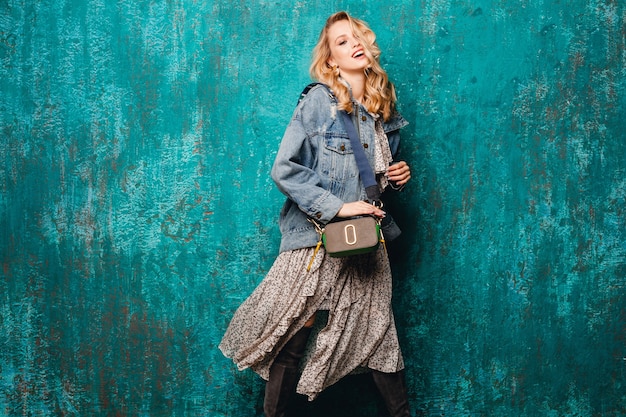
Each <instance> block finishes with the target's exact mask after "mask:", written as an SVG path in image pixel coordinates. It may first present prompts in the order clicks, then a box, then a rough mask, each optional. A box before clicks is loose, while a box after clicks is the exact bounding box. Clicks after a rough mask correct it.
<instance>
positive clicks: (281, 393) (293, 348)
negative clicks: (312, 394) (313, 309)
mask: <svg viewBox="0 0 626 417" xmlns="http://www.w3.org/2000/svg"><path fill="white" fill-rule="evenodd" d="M310 333H311V328H310V327H303V328H302V329H300V330H298V332H297V333H296V334H294V335H293V337H292V338H291V339H289V341H288V342H287V344H286V345H285V346H284V347H283V348H282V350H281V351H280V352H279V353H278V355H277V356H276V359H275V360H274V363H273V364H272V366H271V367H270V377H269V380H268V381H267V383H266V384H265V400H264V402H263V411H265V416H266V417H284V416H285V410H286V409H287V405H288V404H289V398H291V394H292V393H293V392H294V391H295V389H296V385H298V381H299V379H300V373H299V370H298V366H299V365H300V359H302V356H304V349H305V348H306V343H307V341H308V339H309V334H310Z"/></svg>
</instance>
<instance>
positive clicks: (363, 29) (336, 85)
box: [309, 12, 396, 121]
mask: <svg viewBox="0 0 626 417" xmlns="http://www.w3.org/2000/svg"><path fill="white" fill-rule="evenodd" d="M341 20H347V21H348V22H350V26H351V27H352V33H353V34H354V36H355V37H356V38H357V39H358V40H359V41H361V46H363V48H364V50H365V55H367V57H368V58H369V61H370V67H369V68H367V69H366V70H365V75H366V79H365V94H364V97H363V105H364V106H365V108H366V109H367V110H368V111H369V112H370V113H374V114H379V115H381V116H382V117H383V120H385V121H387V120H389V118H390V117H391V116H392V114H393V112H394V109H395V102H396V91H395V88H394V86H393V84H392V83H391V82H390V81H389V78H388V77H387V73H386V72H385V70H384V69H383V68H382V67H381V66H380V48H379V47H378V44H377V43H376V35H375V34H374V32H373V31H372V30H371V29H370V28H369V26H368V25H367V23H365V22H364V21H362V20H360V19H357V18H354V17H351V16H350V15H349V14H348V13H346V12H337V13H335V14H333V15H332V16H330V17H329V18H328V20H326V24H325V25H324V28H323V29H322V32H321V33H320V37H319V40H318V41H317V45H316V46H315V48H314V49H313V60H312V63H311V68H310V70H309V72H310V74H311V78H313V79H316V80H318V81H319V82H322V83H324V84H326V85H328V86H329V87H330V88H331V89H332V90H333V92H334V93H335V96H336V97H337V100H338V101H339V108H340V109H341V110H345V111H347V112H348V113H350V112H352V101H351V100H350V92H349V91H348V88H347V87H346V85H345V84H344V83H343V82H341V81H340V76H339V69H338V68H337V67H335V68H333V67H331V66H330V65H329V64H328V60H329V59H330V55H331V53H330V40H329V39H328V29H329V28H330V27H331V26H332V25H333V24H334V23H336V22H339V21H341Z"/></svg>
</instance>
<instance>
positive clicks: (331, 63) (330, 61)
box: [326, 58, 337, 68]
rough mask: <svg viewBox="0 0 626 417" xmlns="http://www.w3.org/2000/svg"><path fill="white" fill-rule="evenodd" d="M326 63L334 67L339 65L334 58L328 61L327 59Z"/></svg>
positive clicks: (329, 66)
mask: <svg viewBox="0 0 626 417" xmlns="http://www.w3.org/2000/svg"><path fill="white" fill-rule="evenodd" d="M326 65H328V68H333V67H336V66H337V65H336V64H335V61H333V59H332V58H328V61H326Z"/></svg>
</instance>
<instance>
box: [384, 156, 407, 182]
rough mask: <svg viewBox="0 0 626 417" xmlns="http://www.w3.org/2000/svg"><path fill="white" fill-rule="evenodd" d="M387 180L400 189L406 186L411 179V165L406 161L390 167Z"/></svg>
mask: <svg viewBox="0 0 626 417" xmlns="http://www.w3.org/2000/svg"><path fill="white" fill-rule="evenodd" d="M387 179H388V180H389V181H392V182H393V183H394V184H395V185H396V186H398V187H399V186H402V185H404V184H406V183H407V182H409V180H410V179H411V170H410V169H409V165H408V164H407V163H406V162H404V161H400V162H396V163H395V164H393V165H390V166H389V168H387Z"/></svg>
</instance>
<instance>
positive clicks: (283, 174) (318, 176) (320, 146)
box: [271, 84, 408, 252]
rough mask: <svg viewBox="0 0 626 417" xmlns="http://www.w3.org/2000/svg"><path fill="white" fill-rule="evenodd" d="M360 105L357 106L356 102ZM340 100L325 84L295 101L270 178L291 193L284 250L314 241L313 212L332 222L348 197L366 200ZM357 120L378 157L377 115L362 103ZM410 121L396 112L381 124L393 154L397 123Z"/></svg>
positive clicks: (284, 216)
mask: <svg viewBox="0 0 626 417" xmlns="http://www.w3.org/2000/svg"><path fill="white" fill-rule="evenodd" d="M355 108H356V106H355ZM337 112H338V109H337V101H336V98H335V97H334V95H333V94H332V93H331V92H330V90H329V89H328V87H326V86H325V85H321V84H319V85H317V86H315V87H313V88H312V89H311V90H310V91H309V92H308V94H306V96H304V98H303V99H302V100H301V101H300V103H299V104H298V106H297V107H296V109H295V111H294V114H293V116H292V118H291V121H290V123H289V125H288V126H287V129H286V131H285V134H284V136H283V139H282V142H281V144H280V148H279V149H278V153H277V155H276V159H275V161H274V165H273V167H272V173H271V175H272V179H273V180H274V182H275V183H276V185H277V186H278V188H279V190H280V191H281V192H282V193H283V194H285V195H286V196H287V201H286V202H285V204H284V205H283V208H282V210H281V212H280V218H279V225H280V231H281V233H282V240H281V244H280V251H281V252H283V251H288V250H293V249H300V248H306V247H312V246H315V245H316V244H317V242H318V240H319V236H318V234H317V232H316V230H315V227H314V225H313V224H312V223H311V222H309V221H308V220H307V219H308V218H309V217H311V218H313V219H315V220H317V221H319V222H320V223H322V224H325V223H328V222H329V221H330V220H331V219H332V218H333V217H335V215H336V214H337V213H338V212H339V210H340V209H341V206H342V205H343V204H344V202H345V203H349V202H354V201H359V200H366V199H367V195H366V193H365V188H364V187H363V185H362V183H361V181H360V178H359V170H358V168H357V165H356V160H355V158H354V155H353V153H352V148H351V146H350V139H349V138H348V134H347V133H346V129H345V128H344V126H343V121H342V119H341V117H339V115H338V114H337ZM353 113H356V117H354V116H353V121H354V123H355V127H356V129H357V132H359V136H360V139H361V142H362V143H363V147H364V150H365V153H366V155H367V157H368V159H369V160H370V165H372V166H373V162H374V155H373V152H374V149H375V146H374V118H373V117H372V115H371V114H370V113H369V112H367V110H366V109H365V108H364V107H363V106H361V105H358V108H357V111H356V112H353ZM407 124H408V123H407V121H406V120H404V118H402V116H400V115H399V114H396V115H394V116H393V117H392V118H391V119H390V120H389V121H388V122H385V123H384V124H383V128H384V130H385V133H386V134H387V137H388V139H389V147H390V148H391V153H392V154H393V155H394V156H395V155H396V153H397V151H398V145H399V141H400V135H399V129H400V128H401V127H403V126H406V125H407Z"/></svg>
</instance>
